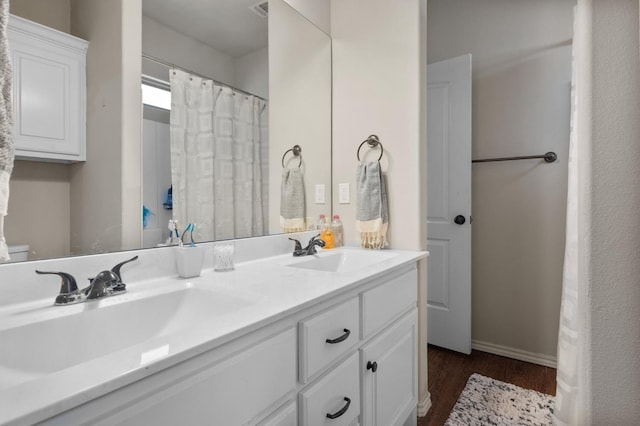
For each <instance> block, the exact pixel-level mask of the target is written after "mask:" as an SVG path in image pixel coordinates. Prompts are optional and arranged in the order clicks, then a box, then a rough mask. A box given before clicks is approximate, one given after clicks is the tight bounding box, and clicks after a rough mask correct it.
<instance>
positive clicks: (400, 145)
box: [331, 0, 430, 409]
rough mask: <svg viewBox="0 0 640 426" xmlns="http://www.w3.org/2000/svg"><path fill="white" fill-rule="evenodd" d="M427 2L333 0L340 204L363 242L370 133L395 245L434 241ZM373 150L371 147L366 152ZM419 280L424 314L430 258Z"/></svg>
mask: <svg viewBox="0 0 640 426" xmlns="http://www.w3.org/2000/svg"><path fill="white" fill-rule="evenodd" d="M423 6H424V4H423V2H421V1H419V0H403V1H397V0H335V1H332V2H331V37H332V40H333V42H332V49H333V152H332V156H333V176H332V180H333V210H334V212H336V213H338V214H340V216H341V217H342V220H343V226H344V232H345V234H344V235H345V242H346V244H351V245H354V244H358V240H357V239H356V235H355V230H354V224H355V217H356V204H355V195H356V192H355V190H356V186H355V170H356V163H357V160H356V150H357V149H358V145H360V143H361V142H362V141H363V140H364V139H365V138H367V136H369V135H370V134H376V135H378V136H379V137H380V141H381V142H382V144H383V146H384V152H385V154H384V157H383V159H382V168H383V172H385V173H386V175H387V182H388V194H389V196H388V198H389V242H390V245H391V248H395V249H413V250H416V249H418V250H424V248H425V247H426V238H427V237H426V193H425V190H426V180H425V177H424V174H423V172H424V170H425V168H426V155H425V151H426V139H425V138H424V135H425V133H424V124H425V121H426V102H425V100H426V98H425V97H424V94H425V93H426V74H425V73H424V66H423V64H424V52H425V48H426V46H425V43H424V41H425V40H424V32H423V31H422V30H423V28H424V25H425V24H426V23H425V22H424V19H423V18H424V12H425V11H424V8H423ZM378 152H379V151H375V152H373V153H372V154H371V155H372V156H373V155H375V156H377V155H378ZM366 156H367V153H366V152H365V149H364V148H363V152H362V157H366ZM362 157H361V158H362ZM366 158H369V157H366ZM376 158H377V157H376ZM339 183H349V184H350V188H351V203H350V204H339V203H338V184H339ZM419 280H420V286H419V288H420V290H419V291H420V295H421V296H422V297H421V305H420V311H421V314H422V315H424V313H425V312H426V308H425V306H424V291H425V288H426V262H421V263H420V264H419ZM419 321H420V350H421V353H420V357H419V359H420V383H419V398H420V404H421V408H422V409H425V408H426V407H427V406H428V405H429V404H430V403H429V402H428V400H429V396H428V391H427V382H426V363H425V362H424V361H425V360H426V341H425V340H424V337H425V334H426V319H425V317H422V318H420V319H419Z"/></svg>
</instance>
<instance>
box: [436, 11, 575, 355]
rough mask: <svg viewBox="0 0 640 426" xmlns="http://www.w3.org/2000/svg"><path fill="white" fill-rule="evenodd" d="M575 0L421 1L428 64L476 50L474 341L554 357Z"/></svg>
mask: <svg viewBox="0 0 640 426" xmlns="http://www.w3.org/2000/svg"><path fill="white" fill-rule="evenodd" d="M574 4H575V0H561V1H558V0H540V1H512V0H483V1H482V2H478V1H474V0H428V22H429V24H428V40H429V42H428V50H427V52H428V61H429V63H432V62H437V61H440V60H444V59H448V58H452V57H455V56H459V55H462V54H466V53H471V54H472V55H473V101H472V102H473V104H472V108H473V132H472V135H473V142H472V152H473V158H491V157H508V156H519V155H534V154H544V153H545V152H547V151H554V152H556V153H557V154H558V158H559V161H558V162H556V163H552V164H547V163H544V162H543V161H539V160H533V161H529V160H527V161H513V162H499V163H478V164H475V165H473V166H472V173H473V174H472V182H473V183H472V198H473V204H472V216H473V227H472V228H473V235H472V257H473V263H472V265H473V273H472V283H473V284H472V288H473V290H472V291H473V293H472V294H473V297H472V299H473V302H472V305H473V306H472V311H473V318H472V323H473V332H472V334H473V339H474V341H479V342H481V343H490V344H493V345H499V346H505V347H507V348H510V349H517V350H520V351H525V352H529V353H532V354H541V355H542V357H543V358H545V359H548V360H550V361H551V362H553V359H554V358H555V355H556V345H557V336H558V320H559V312H560V291H561V287H562V264H563V257H564V236H565V209H566V201H565V200H566V190H567V153H568V144H569V109H570V107H569V94H570V79H571V38H572V33H573V10H572V9H573V6H574Z"/></svg>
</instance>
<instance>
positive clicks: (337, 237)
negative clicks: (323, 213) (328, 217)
mask: <svg viewBox="0 0 640 426" xmlns="http://www.w3.org/2000/svg"><path fill="white" fill-rule="evenodd" d="M331 232H332V233H333V246H334V247H342V246H343V245H344V230H343V228H342V221H341V220H340V216H338V215H337V214H334V215H333V220H332V221H331Z"/></svg>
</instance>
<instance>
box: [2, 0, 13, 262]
mask: <svg viewBox="0 0 640 426" xmlns="http://www.w3.org/2000/svg"><path fill="white" fill-rule="evenodd" d="M8 22H9V2H8V1H3V2H1V4H0V262H4V261H7V260H9V250H8V248H7V244H6V242H5V240H4V232H3V225H4V217H5V216H6V215H7V206H8V204H9V177H10V176H11V171H12V170H13V139H12V133H11V131H12V123H13V121H12V111H11V61H10V55H9V42H8V39H7V25H8Z"/></svg>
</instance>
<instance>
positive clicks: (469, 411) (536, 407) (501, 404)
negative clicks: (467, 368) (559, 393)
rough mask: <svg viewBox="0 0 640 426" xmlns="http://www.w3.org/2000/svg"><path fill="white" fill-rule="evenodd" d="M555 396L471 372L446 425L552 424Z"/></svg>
mask: <svg viewBox="0 0 640 426" xmlns="http://www.w3.org/2000/svg"><path fill="white" fill-rule="evenodd" d="M552 413H553V397H552V396H551V395H545V394H543V393H540V392H536V391H533V390H529V389H523V388H521V387H519V386H516V385H512V384H510V383H505V382H501V381H499V380H494V379H491V378H489V377H485V376H482V375H480V374H472V375H471V377H469V380H468V381H467V385H466V386H465V388H464V390H463V391H462V393H461V394H460V397H459V398H458V402H456V405H455V406H454V407H453V410H452V411H451V414H450V415H449V418H448V419H447V422H446V423H445V426H474V425H483V426H484V425H550V424H551V414H552Z"/></svg>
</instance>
